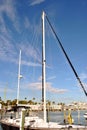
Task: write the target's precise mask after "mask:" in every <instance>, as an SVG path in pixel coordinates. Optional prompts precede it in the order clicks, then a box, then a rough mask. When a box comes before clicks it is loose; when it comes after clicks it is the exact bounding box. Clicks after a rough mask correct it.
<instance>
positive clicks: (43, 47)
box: [42, 11, 46, 122]
mask: <svg viewBox="0 0 87 130" xmlns="http://www.w3.org/2000/svg"><path fill="white" fill-rule="evenodd" d="M45 64H46V59H45V12H44V11H43V13H42V80H43V81H42V89H43V95H42V96H43V97H42V98H43V99H42V100H43V101H42V102H43V106H44V108H43V109H44V122H46V86H45V85H46V78H45V77H46V73H45V71H46V70H45V66H46V65H45Z"/></svg>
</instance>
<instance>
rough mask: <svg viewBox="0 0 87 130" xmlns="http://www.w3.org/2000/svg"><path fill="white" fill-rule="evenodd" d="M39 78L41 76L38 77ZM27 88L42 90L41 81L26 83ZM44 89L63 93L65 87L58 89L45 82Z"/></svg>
mask: <svg viewBox="0 0 87 130" xmlns="http://www.w3.org/2000/svg"><path fill="white" fill-rule="evenodd" d="M40 78H41V77H40ZM27 88H30V89H33V90H42V82H34V83H30V84H28V85H27ZM46 91H47V92H51V93H65V92H67V91H68V90H67V89H58V88H55V87H53V86H52V83H51V82H46Z"/></svg>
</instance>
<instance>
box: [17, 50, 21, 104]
mask: <svg viewBox="0 0 87 130" xmlns="http://www.w3.org/2000/svg"><path fill="white" fill-rule="evenodd" d="M20 66H21V50H20V54H19V67H18V90H17V105H18V103H19V88H20V78H21V75H20Z"/></svg>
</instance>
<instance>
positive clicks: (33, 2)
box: [30, 0, 45, 6]
mask: <svg viewBox="0 0 87 130" xmlns="http://www.w3.org/2000/svg"><path fill="white" fill-rule="evenodd" d="M44 1H45V0H31V1H30V6H34V5H38V4H41V3H42V2H44Z"/></svg>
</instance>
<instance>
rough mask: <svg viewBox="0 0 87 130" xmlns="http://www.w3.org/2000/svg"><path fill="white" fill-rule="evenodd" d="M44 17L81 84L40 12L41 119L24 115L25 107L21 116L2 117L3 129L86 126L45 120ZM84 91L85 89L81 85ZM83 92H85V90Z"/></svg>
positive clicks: (45, 129) (41, 129)
mask: <svg viewBox="0 0 87 130" xmlns="http://www.w3.org/2000/svg"><path fill="white" fill-rule="evenodd" d="M45 18H46V19H47V21H48V23H49V25H50V26H51V28H52V30H53V32H54V34H55V36H56V38H57V40H58V42H59V44H60V46H61V48H62V50H63V52H64V54H65V56H66V58H67V60H68V61H69V63H70V65H71V68H72V69H73V71H74V73H75V75H76V77H77V79H78V80H79V82H80V84H81V85H82V83H81V81H80V79H79V78H78V75H77V73H76V71H75V69H74V67H73V66H72V64H71V62H70V60H69V58H68V56H67V54H66V52H65V50H64V48H63V46H62V44H61V42H60V40H59V38H58V37H57V35H56V33H55V31H54V29H53V27H52V25H51V23H50V21H49V19H48V17H47V15H46V13H45V12H44V11H43V12H42V47H43V49H42V90H43V91H42V105H43V119H41V118H39V117H38V116H27V117H26V116H25V113H26V109H22V110H21V117H20V118H4V119H1V120H0V123H1V126H2V129H3V130H19V129H20V130H59V129H66V130H68V129H77V128H78V129H79V130H82V128H83V129H86V128H87V127H86V126H81V125H74V124H66V125H65V124H64V125H62V124H60V123H59V122H47V116H46V78H45V75H46V70H45V68H46V67H45V66H46V59H45ZM19 76H20V66H19ZM82 88H83V90H84V92H85V89H84V87H83V86H82ZM85 94H87V93H86V92H85ZM17 97H19V88H18V96H17ZM17 104H18V98H17Z"/></svg>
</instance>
